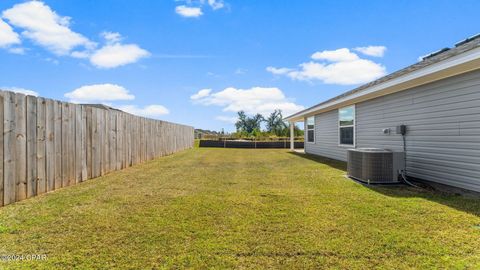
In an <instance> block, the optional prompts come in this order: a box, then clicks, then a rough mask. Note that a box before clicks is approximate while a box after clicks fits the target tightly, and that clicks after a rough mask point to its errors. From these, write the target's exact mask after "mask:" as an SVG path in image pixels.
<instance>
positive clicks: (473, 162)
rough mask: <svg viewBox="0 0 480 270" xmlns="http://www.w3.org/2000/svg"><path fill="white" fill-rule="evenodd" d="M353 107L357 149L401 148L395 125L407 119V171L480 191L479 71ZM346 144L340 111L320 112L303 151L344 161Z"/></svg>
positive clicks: (423, 177)
mask: <svg viewBox="0 0 480 270" xmlns="http://www.w3.org/2000/svg"><path fill="white" fill-rule="evenodd" d="M355 107H356V109H355V113H356V119H355V120H356V121H355V126H356V127H355V136H356V145H355V147H356V148H363V147H378V148H387V149H393V150H400V151H401V150H403V143H402V136H401V135H397V134H396V132H395V127H396V126H397V125H400V124H405V125H407V130H408V131H407V137H406V140H407V144H406V145H407V173H408V175H409V176H412V177H417V178H421V179H425V180H429V181H434V182H439V183H443V184H447V185H451V186H456V187H461V188H465V189H470V190H475V191H480V71H474V72H469V73H466V74H463V75H459V76H455V77H451V78H448V79H444V80H441V81H437V82H434V83H430V84H427V85H423V86H420V87H416V88H412V89H409V90H406V91H402V92H398V93H395V94H391V95H387V96H383V97H379V98H376V99H372V100H368V101H365V102H361V103H358V104H356V105H355ZM385 128H390V130H391V133H390V134H389V135H386V134H384V133H383V129H385ZM347 149H348V148H346V147H342V146H339V145H338V110H333V111H328V112H325V113H321V114H318V115H316V116H315V143H305V151H306V152H307V153H311V154H315V155H321V156H326V157H329V158H333V159H338V160H343V161H346V158H347V154H346V152H347Z"/></svg>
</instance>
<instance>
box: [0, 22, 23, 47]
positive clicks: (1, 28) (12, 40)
mask: <svg viewBox="0 0 480 270" xmlns="http://www.w3.org/2000/svg"><path fill="white" fill-rule="evenodd" d="M20 43H21V41H20V37H19V36H18V34H17V33H15V31H13V29H12V27H11V26H10V25H8V24H7V23H6V22H4V21H2V19H0V47H1V48H6V47H9V46H11V45H15V44H20Z"/></svg>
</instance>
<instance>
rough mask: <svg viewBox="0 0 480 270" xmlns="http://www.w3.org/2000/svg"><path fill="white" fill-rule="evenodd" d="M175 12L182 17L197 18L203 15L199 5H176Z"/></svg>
mask: <svg viewBox="0 0 480 270" xmlns="http://www.w3.org/2000/svg"><path fill="white" fill-rule="evenodd" d="M175 12H176V13H177V14H178V15H180V16H183V17H188V18H197V17H200V16H202V15H203V12H202V9H201V8H199V7H187V6H185V5H181V6H177V7H176V8H175Z"/></svg>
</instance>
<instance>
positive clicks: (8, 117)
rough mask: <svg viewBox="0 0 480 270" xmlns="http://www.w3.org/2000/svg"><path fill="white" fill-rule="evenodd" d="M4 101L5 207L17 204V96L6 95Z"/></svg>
mask: <svg viewBox="0 0 480 270" xmlns="http://www.w3.org/2000/svg"><path fill="white" fill-rule="evenodd" d="M3 100H4V103H3V104H4V110H3V112H4V114H3V119H4V121H3V122H4V127H3V128H4V132H3V134H4V138H3V145H4V147H3V155H4V157H3V172H4V173H3V176H4V178H3V181H4V184H3V196H4V197H3V203H4V205H7V204H10V203H13V202H15V189H16V186H15V183H16V179H17V176H16V175H15V168H16V165H15V161H16V157H15V156H16V155H15V153H17V152H16V127H15V126H16V124H15V123H16V122H15V100H16V98H15V94H13V93H9V92H7V93H5V94H4V96H3Z"/></svg>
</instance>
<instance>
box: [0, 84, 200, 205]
mask: <svg viewBox="0 0 480 270" xmlns="http://www.w3.org/2000/svg"><path fill="white" fill-rule="evenodd" d="M0 107H1V108H0V118H1V119H2V120H3V121H0V130H3V133H0V160H2V161H3V162H0V206H3V205H7V204H10V203H13V202H16V201H21V200H23V199H26V198H30V197H33V196H36V195H39V194H42V193H45V192H49V191H52V190H55V189H59V188H62V187H67V186H70V185H75V184H76V183H79V182H82V181H85V180H87V179H91V178H95V177H98V176H102V175H104V174H106V173H108V172H111V171H115V170H121V169H123V168H126V167H129V166H132V165H134V164H137V163H141V162H144V161H147V160H151V159H153V158H156V157H160V156H165V155H168V154H172V153H175V152H177V151H181V150H184V149H187V148H191V147H193V141H194V138H193V137H194V132H193V127H190V126H184V125H179V124H174V123H169V122H165V121H159V120H153V119H147V118H144V117H138V116H135V115H131V114H128V113H125V112H122V111H119V110H115V109H105V108H100V107H95V106H92V105H78V104H72V103H67V102H61V101H56V100H52V99H46V98H42V97H34V96H25V95H23V94H19V93H12V92H6V91H5V92H4V91H0Z"/></svg>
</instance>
